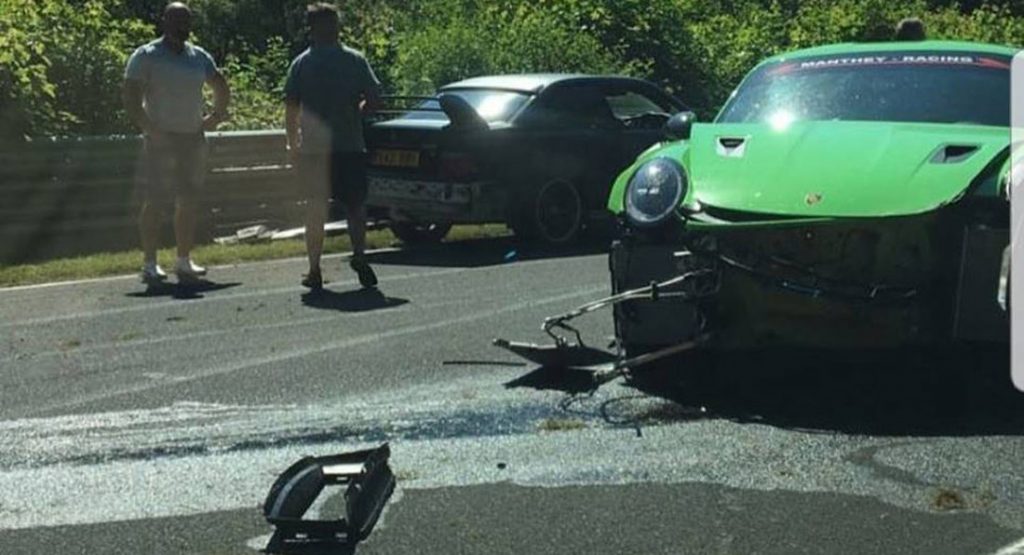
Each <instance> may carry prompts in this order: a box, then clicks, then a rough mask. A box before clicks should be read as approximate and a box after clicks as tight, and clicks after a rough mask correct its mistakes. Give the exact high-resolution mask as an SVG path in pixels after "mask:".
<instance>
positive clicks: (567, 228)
mask: <svg viewBox="0 0 1024 555" xmlns="http://www.w3.org/2000/svg"><path fill="white" fill-rule="evenodd" d="M511 227H512V230H513V231H514V232H515V234H516V235H518V236H520V237H523V238H527V239H539V240H541V241H543V242H544V243H548V244H551V245H564V244H568V243H571V242H573V241H574V240H575V239H576V237H577V236H578V235H579V233H580V229H581V228H582V227H583V200H582V198H581V197H580V193H579V191H578V190H577V189H576V186H575V185H573V184H572V183H570V182H568V181H563V180H554V181H548V182H547V183H545V184H544V185H542V186H541V187H540V188H538V189H537V191H536V193H535V194H533V195H531V198H530V199H529V200H527V201H526V202H525V203H524V205H523V206H522V207H521V208H520V210H519V213H518V214H517V217H516V218H515V221H513V222H511Z"/></svg>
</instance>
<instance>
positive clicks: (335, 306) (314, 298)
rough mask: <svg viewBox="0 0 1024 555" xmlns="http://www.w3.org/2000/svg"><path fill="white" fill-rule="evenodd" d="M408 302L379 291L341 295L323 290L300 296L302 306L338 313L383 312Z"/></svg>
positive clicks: (355, 291) (368, 290) (359, 290)
mask: <svg viewBox="0 0 1024 555" xmlns="http://www.w3.org/2000/svg"><path fill="white" fill-rule="evenodd" d="M408 302H409V300H408V299H402V298H398V297H388V296H386V295H384V293H382V292H381V291H380V290H379V289H356V290H352V291H344V292H341V293H339V292H337V291H331V290H330V289H323V290H321V291H311V292H309V293H305V294H303V295H302V304H304V305H306V306H308V307H311V308H318V309H321V310H337V311H340V312H369V311H371V310H383V309H388V308H395V307H397V306H402V305H403V304H406V303H408Z"/></svg>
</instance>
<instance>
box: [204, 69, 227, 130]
mask: <svg viewBox="0 0 1024 555" xmlns="http://www.w3.org/2000/svg"><path fill="white" fill-rule="evenodd" d="M206 83H207V84H208V85H210V87H211V88H213V113H212V114H210V115H208V116H206V118H205V119H204V120H203V130H204V131H213V130H214V129H216V128H217V126H218V125H220V124H221V123H222V122H224V121H226V120H227V119H228V118H229V115H228V106H229V105H230V104H231V87H230V86H228V80H227V79H225V78H224V74H223V73H221V72H220V71H219V70H215V71H214V72H213V73H211V74H210V77H209V78H208V79H207V80H206Z"/></svg>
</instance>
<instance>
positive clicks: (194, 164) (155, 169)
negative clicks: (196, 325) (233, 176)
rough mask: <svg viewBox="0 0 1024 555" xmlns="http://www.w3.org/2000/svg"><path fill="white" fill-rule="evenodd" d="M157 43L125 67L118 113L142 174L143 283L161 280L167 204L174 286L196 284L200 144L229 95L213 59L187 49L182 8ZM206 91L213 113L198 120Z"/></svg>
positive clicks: (175, 5) (175, 9)
mask: <svg viewBox="0 0 1024 555" xmlns="http://www.w3.org/2000/svg"><path fill="white" fill-rule="evenodd" d="M161 28H162V31H163V35H162V36H161V37H160V38H158V39H156V40H154V41H152V42H150V43H149V44H145V45H143V46H140V47H139V48H138V49H137V50H135V53H134V54H132V55H131V57H130V58H129V59H128V66H127V68H126V69H125V75H124V77H125V80H124V105H125V110H126V111H127V112H128V116H129V117H130V118H131V120H132V122H134V123H135V125H137V126H138V127H139V129H141V130H142V133H143V136H144V141H143V145H144V147H143V159H142V166H143V172H142V175H141V176H140V177H141V179H140V180H139V185H140V193H141V197H142V208H141V210H140V212H139V234H140V236H141V240H142V251H143V268H142V279H143V281H145V282H146V283H153V282H160V281H163V280H164V279H166V278H167V274H166V273H165V272H164V270H163V269H162V268H161V267H160V265H159V264H157V261H156V250H157V242H158V238H159V232H160V220H161V212H162V211H163V209H164V208H169V205H170V204H171V203H172V202H173V204H174V208H175V210H174V237H175V241H176V242H177V249H178V259H177V262H176V263H175V265H174V271H175V273H177V275H178V280H179V281H182V280H185V281H187V280H195V279H198V278H199V277H200V276H203V275H205V274H206V269H205V268H203V267H201V266H199V265H197V264H196V263H195V262H193V261H192V258H191V251H192V245H193V242H194V238H193V237H194V233H195V225H196V215H197V214H196V212H197V209H198V208H197V196H198V194H199V191H200V190H201V188H202V186H203V182H204V178H205V176H206V152H207V149H206V136H205V134H204V132H206V131H213V130H215V129H216V128H217V126H218V125H219V124H220V123H221V122H223V121H224V120H226V119H227V118H228V104H229V102H230V98H231V92H230V90H229V88H228V83H227V81H226V80H225V79H224V76H223V75H222V74H221V72H220V71H219V70H218V69H217V66H216V64H214V61H213V58H212V57H211V56H210V54H208V53H207V52H206V51H205V50H203V49H202V48H200V47H198V46H196V45H194V44H191V43H189V42H188V38H189V35H190V34H191V32H192V11H191V10H190V9H189V7H188V6H187V5H185V4H183V3H181V2H172V3H170V4H168V5H167V7H166V8H165V9H164V13H163V19H162V21H161ZM204 84H205V85H209V86H210V87H211V88H212V89H213V111H212V112H211V113H208V114H204V113H203V112H204V101H203V85H204Z"/></svg>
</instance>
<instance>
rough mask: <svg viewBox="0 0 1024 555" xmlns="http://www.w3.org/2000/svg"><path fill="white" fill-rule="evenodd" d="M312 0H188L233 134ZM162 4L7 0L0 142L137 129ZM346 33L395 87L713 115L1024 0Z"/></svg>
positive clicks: (550, 4) (291, 46)
mask: <svg viewBox="0 0 1024 555" xmlns="http://www.w3.org/2000/svg"><path fill="white" fill-rule="evenodd" d="M307 3H308V2H307V0H191V2H190V5H191V6H192V8H193V11H194V13H195V22H194V40H195V42H196V43H197V44H200V45H202V46H203V47H205V48H206V49H207V50H209V51H210V52H211V53H213V54H214V57H215V58H216V59H217V61H218V62H219V63H220V64H221V66H222V67H223V69H224V70H225V73H226V74H227V75H228V79H229V81H230V83H231V85H232V92H233V96H234V103H233V107H232V113H233V115H234V119H233V120H232V121H231V122H230V123H229V124H228V128H231V129H247V128H266V127H279V126H280V125H281V119H282V114H281V112H282V106H281V102H280V99H281V86H282V81H283V78H284V75H285V71H286V69H287V66H288V62H289V61H290V59H291V58H292V57H294V56H295V55H297V54H298V53H299V52H300V51H302V50H303V49H304V48H306V45H307V38H306V36H305V33H304V12H305V7H306V4H307ZM164 5H165V0H132V1H131V2H124V1H119V0H0V140H3V138H4V137H6V138H8V139H10V138H12V137H13V138H18V137H21V136H22V135H25V134H67V133H83V134H84V133H108V132H120V131H127V130H130V126H129V125H128V122H127V121H126V120H125V117H124V115H123V111H122V110H121V109H120V82H121V74H122V72H123V67H124V62H125V59H126V58H127V56H128V54H130V53H131V51H132V50H133V49H134V48H135V47H136V46H138V45H139V44H142V43H144V42H146V41H147V40H149V38H150V37H152V36H154V34H155V33H154V30H155V29H154V28H155V26H156V25H157V24H158V22H159V16H160V13H161V11H162V9H163V6H164ZM339 5H340V11H341V16H342V40H343V41H344V42H345V43H346V44H349V45H351V46H353V47H355V48H358V49H360V50H362V51H363V52H365V53H366V55H367V57H368V58H369V59H370V61H371V63H372V65H373V66H374V68H375V69H376V70H377V74H378V77H380V78H381V79H382V80H383V81H384V86H385V90H387V91H390V92H395V93H430V92H432V91H433V90H434V89H435V88H436V87H437V86H439V85H442V84H445V83H448V82H451V81H455V80H458V79H463V78H466V77H470V76H475V75H481V74H489V73H506V72H545V71H559V72H561V71H565V72H576V71H578V72H592V73H625V74H630V75H636V76H641V77H645V78H648V79H651V80H653V81H655V82H657V83H658V84H660V85H662V86H664V87H666V88H668V89H669V90H671V91H672V92H674V93H675V94H676V95H677V96H679V97H680V98H681V99H683V100H684V101H685V102H687V103H688V104H689V105H690V106H692V107H693V108H694V109H695V110H697V112H698V113H699V114H700V115H701V116H702V117H705V118H707V117H711V116H713V115H714V113H715V111H716V110H717V108H718V107H719V106H720V105H721V103H722V102H723V101H724V100H725V99H726V98H727V97H728V95H729V94H730V92H731V91H732V90H733V89H734V88H735V87H736V85H737V84H738V83H739V81H740V80H741V79H742V78H743V76H744V75H745V74H746V73H747V72H748V71H749V70H750V69H751V68H752V67H753V66H754V65H755V64H756V63H757V62H759V61H760V60H762V59H763V58H764V57H766V56H769V55H772V54H776V53H779V52H784V51H787V50H792V49H796V48H803V47H807V46H814V45H819V44H826V43H834V42H847V41H874V40H885V39H887V38H888V37H890V36H891V35H892V31H893V28H894V26H895V24H896V23H897V22H898V21H899V20H900V19H901V18H903V17H907V16H919V17H921V18H922V19H923V20H924V21H925V23H926V25H927V27H928V32H929V35H930V36H931V37H933V38H943V39H965V40H976V41H983V42H994V43H1002V44H1015V45H1021V41H1024V4H1022V3H1021V2H1020V0H987V1H982V0H959V1H958V0H907V1H905V2H892V1H891V0H505V1H503V2H494V1H493V0H346V1H345V2H339Z"/></svg>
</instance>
